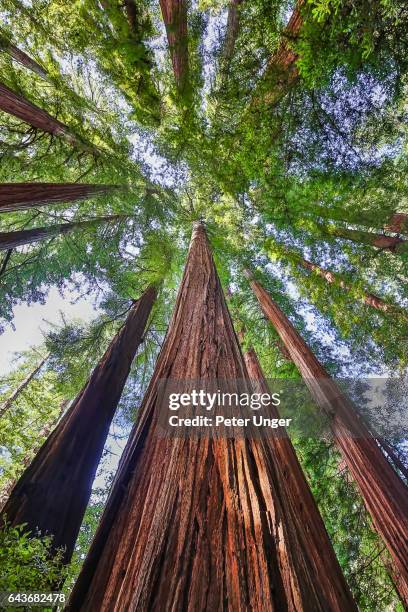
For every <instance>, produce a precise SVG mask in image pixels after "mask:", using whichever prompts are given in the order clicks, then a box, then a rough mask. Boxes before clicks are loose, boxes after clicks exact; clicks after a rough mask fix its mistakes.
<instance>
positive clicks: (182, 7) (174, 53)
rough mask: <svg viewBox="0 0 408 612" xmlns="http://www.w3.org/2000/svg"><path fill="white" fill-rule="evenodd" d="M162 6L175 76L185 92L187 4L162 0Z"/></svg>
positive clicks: (183, 1) (180, 88)
mask: <svg viewBox="0 0 408 612" xmlns="http://www.w3.org/2000/svg"><path fill="white" fill-rule="evenodd" d="M160 8H161V12H162V15H163V21H164V25H165V26H166V33H167V42H168V44H169V49H170V55H171V61H172V64H173V72H174V78H175V80H176V84H177V89H178V91H179V92H180V93H184V91H185V89H186V87H187V84H188V33H187V6H186V1H185V0H160Z"/></svg>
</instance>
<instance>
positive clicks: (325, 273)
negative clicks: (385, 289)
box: [297, 257, 408, 318]
mask: <svg viewBox="0 0 408 612" xmlns="http://www.w3.org/2000/svg"><path fill="white" fill-rule="evenodd" d="M297 261H298V263H299V265H300V266H302V267H303V268H305V269H306V270H310V272H314V273H315V274H317V275H318V276H320V277H321V278H324V280H325V281H326V282H327V283H329V284H332V285H335V286H336V287H340V288H341V289H344V290H345V291H353V287H352V286H351V285H349V284H348V283H347V282H346V281H345V280H343V278H342V277H341V275H340V274H338V273H336V272H331V271H330V270H325V269H324V268H321V267H320V266H318V265H317V264H315V263H312V262H311V261H308V260H307V259H303V257H299V258H297ZM361 300H362V302H363V303H364V304H367V306H371V307H372V308H375V309H376V310H381V311H382V312H385V313H389V314H397V315H400V316H403V317H404V318H407V317H408V313H406V312H404V310H403V308H402V307H398V306H397V305H396V304H391V303H390V302H386V301H385V300H383V299H382V298H380V297H378V295H374V293H370V292H369V291H363V292H362V293H361Z"/></svg>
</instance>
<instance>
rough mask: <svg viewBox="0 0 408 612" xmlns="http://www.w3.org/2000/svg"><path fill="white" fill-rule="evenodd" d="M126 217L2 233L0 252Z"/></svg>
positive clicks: (111, 216)
mask: <svg viewBox="0 0 408 612" xmlns="http://www.w3.org/2000/svg"><path fill="white" fill-rule="evenodd" d="M123 218H124V215H110V216H107V217H99V218H96V219H88V220H86V221H76V222H71V223H61V224H60V225H50V226H48V227H33V228H31V229H27V230H18V231H15V232H0V251H2V250H3V251H5V250H8V249H14V248H16V247H18V246H22V245H24V244H30V243H32V242H38V241H39V240H45V239H46V238H52V237H53V236H59V235H61V234H67V233H68V232H72V231H73V230H75V229H79V228H86V227H95V226H97V225H101V224H102V223H109V222H111V221H118V220H119V219H123Z"/></svg>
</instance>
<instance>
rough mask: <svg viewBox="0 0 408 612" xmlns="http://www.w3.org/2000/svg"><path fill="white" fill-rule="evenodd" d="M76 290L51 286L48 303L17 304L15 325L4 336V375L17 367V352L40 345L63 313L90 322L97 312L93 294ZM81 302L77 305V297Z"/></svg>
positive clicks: (0, 354)
mask: <svg viewBox="0 0 408 612" xmlns="http://www.w3.org/2000/svg"><path fill="white" fill-rule="evenodd" d="M78 298H79V294H77V293H76V292H75V291H72V290H70V291H69V294H68V293H65V294H63V295H61V294H60V293H59V291H58V289H56V288H55V287H52V288H51V289H50V292H49V295H48V297H47V299H46V302H45V304H31V305H27V304H21V305H18V306H15V307H14V309H13V313H14V319H13V323H14V327H15V329H13V328H12V327H11V326H10V325H9V326H8V327H7V329H6V331H5V332H4V333H3V334H2V335H0V376H2V375H4V374H6V373H7V372H8V371H9V370H10V369H12V367H13V363H12V361H13V357H14V355H15V353H16V352H19V351H24V350H26V349H28V348H30V347H31V346H38V345H39V344H41V342H42V341H43V333H44V332H46V331H47V330H48V329H50V326H51V325H50V324H58V323H60V322H61V312H63V313H64V316H65V317H66V319H67V320H72V319H82V320H84V321H90V320H91V319H93V318H94V317H96V315H97V310H96V309H95V307H94V306H93V297H91V296H87V297H85V298H84V297H81V298H79V299H78ZM77 299H78V301H77V302H76V303H75V304H73V303H72V302H74V301H75V300H77Z"/></svg>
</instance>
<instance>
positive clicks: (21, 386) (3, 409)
mask: <svg viewBox="0 0 408 612" xmlns="http://www.w3.org/2000/svg"><path fill="white" fill-rule="evenodd" d="M48 357H49V355H46V357H43V359H41V361H40V363H39V364H38V365H37V366H36V367H35V368H34V370H32V371H31V372H30V373H29V374H28V376H26V378H25V379H24V380H23V381H22V382H21V383H20V384H19V386H18V387H17V388H16V389H15V390H14V391H13V393H12V394H11V395H10V397H9V398H8V399H7V400H6V401H5V402H4V404H3V405H2V406H1V407H0V418H1V417H3V416H4V415H5V414H6V412H7V410H9V409H10V408H11V406H12V405H13V402H15V400H16V399H17V398H18V396H19V395H20V393H21V392H22V391H24V389H25V388H26V387H28V385H29V384H30V382H31V381H32V380H33V378H35V376H36V375H37V374H38V372H39V371H40V370H41V368H42V367H43V365H44V363H45V362H46V361H47V359H48Z"/></svg>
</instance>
